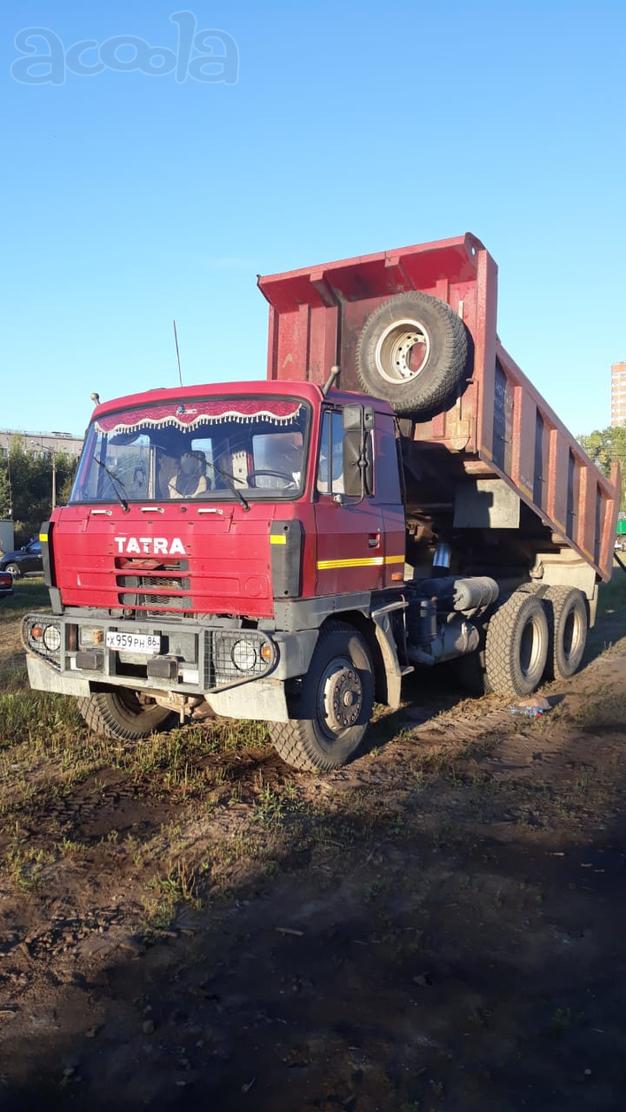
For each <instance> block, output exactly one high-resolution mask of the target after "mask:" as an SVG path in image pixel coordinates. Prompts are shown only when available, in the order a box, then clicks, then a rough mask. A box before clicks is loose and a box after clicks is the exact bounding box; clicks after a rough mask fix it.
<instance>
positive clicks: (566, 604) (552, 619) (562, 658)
mask: <svg viewBox="0 0 626 1112" xmlns="http://www.w3.org/2000/svg"><path fill="white" fill-rule="evenodd" d="M543 601H544V603H545V607H546V614H547V617H548V638H549V640H548V663H547V667H546V676H547V678H548V679H554V680H564V679H567V678H568V676H573V675H574V672H577V671H578V669H579V668H580V664H581V661H582V658H583V654H584V652H585V644H586V641H587V630H588V628H589V622H588V619H587V605H586V602H585V598H584V595H583V594H582V593H581V592H580V591H577V590H576V589H575V588H573V587H548V590H547V591H546V593H545V595H544V596H543Z"/></svg>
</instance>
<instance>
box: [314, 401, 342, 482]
mask: <svg viewBox="0 0 626 1112" xmlns="http://www.w3.org/2000/svg"><path fill="white" fill-rule="evenodd" d="M317 490H318V492H319V493H320V494H343V493H344V481H343V414H342V413H341V411H340V410H336V409H335V410H330V409H327V410H325V412H324V416H323V418H322V435H321V437H320V454H319V463H318V468H317Z"/></svg>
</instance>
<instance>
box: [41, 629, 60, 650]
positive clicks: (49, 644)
mask: <svg viewBox="0 0 626 1112" xmlns="http://www.w3.org/2000/svg"><path fill="white" fill-rule="evenodd" d="M42 641H43V643H44V645H45V647H46V648H47V650H48V652H49V653H57V652H58V651H59V649H60V648H61V630H60V629H59V627H58V626H56V625H47V626H44V628H43V635H42Z"/></svg>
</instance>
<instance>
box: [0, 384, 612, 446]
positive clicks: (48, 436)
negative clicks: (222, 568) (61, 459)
mask: <svg viewBox="0 0 626 1112" xmlns="http://www.w3.org/2000/svg"><path fill="white" fill-rule="evenodd" d="M625 366H626V364H625ZM14 440H18V441H19V442H20V443H21V444H22V447H23V448H24V451H26V452H30V453H31V455H33V456H46V455H48V453H49V452H52V453H53V454H55V455H56V454H57V453H58V452H65V453H66V454H67V455H69V456H76V457H78V456H79V455H80V453H81V450H82V447H83V438H82V436H72V433H71V432H26V431H25V430H22V429H0V458H2V456H8V454H9V451H10V448H11V444H12V442H13V441H14Z"/></svg>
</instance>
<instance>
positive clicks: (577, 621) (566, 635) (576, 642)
mask: <svg viewBox="0 0 626 1112" xmlns="http://www.w3.org/2000/svg"><path fill="white" fill-rule="evenodd" d="M583 641H584V628H583V620H582V616H581V614H580V611H579V610H578V608H577V607H572V609H571V610H570V612H569V614H568V615H567V617H566V619H565V622H564V624H563V641H562V645H563V656H564V657H565V660H566V663H567V664H568V665H569V664H571V663H572V661H574V660H576V659H577V657H578V655H579V654H580V651H581V646H582V644H583Z"/></svg>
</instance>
